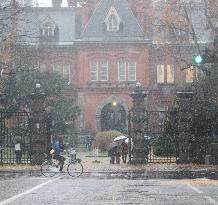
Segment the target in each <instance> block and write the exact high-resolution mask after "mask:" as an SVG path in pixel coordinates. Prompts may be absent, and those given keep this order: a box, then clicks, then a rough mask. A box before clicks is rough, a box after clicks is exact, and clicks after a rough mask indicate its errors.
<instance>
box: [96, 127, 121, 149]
mask: <svg viewBox="0 0 218 205" xmlns="http://www.w3.org/2000/svg"><path fill="white" fill-rule="evenodd" d="M121 135H123V134H122V133H121V132H119V131H116V130H109V131H104V132H98V133H97V134H96V136H95V139H94V142H93V146H94V147H98V149H99V150H100V151H101V152H105V151H106V150H107V146H108V145H109V144H110V143H111V142H113V139H114V138H115V137H118V136H121Z"/></svg>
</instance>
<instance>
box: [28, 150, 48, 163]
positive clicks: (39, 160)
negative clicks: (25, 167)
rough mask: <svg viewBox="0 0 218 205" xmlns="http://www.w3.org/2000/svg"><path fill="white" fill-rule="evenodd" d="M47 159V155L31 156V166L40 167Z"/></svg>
mask: <svg viewBox="0 0 218 205" xmlns="http://www.w3.org/2000/svg"><path fill="white" fill-rule="evenodd" d="M47 159H48V156H47V154H45V153H43V152H42V153H37V154H34V155H33V156H32V160H31V164H32V165H41V164H42V163H43V162H44V161H45V160H47Z"/></svg>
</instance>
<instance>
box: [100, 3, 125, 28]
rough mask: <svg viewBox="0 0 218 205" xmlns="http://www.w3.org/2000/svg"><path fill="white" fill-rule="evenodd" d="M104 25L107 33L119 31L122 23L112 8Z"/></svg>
mask: <svg viewBox="0 0 218 205" xmlns="http://www.w3.org/2000/svg"><path fill="white" fill-rule="evenodd" d="M104 23H105V24H106V27H107V31H119V29H120V24H121V23H122V22H121V19H120V17H119V15H118V13H117V11H116V9H115V8H114V7H111V8H110V10H109V12H108V14H107V16H106V18H105V20H104ZM122 29H123V28H122Z"/></svg>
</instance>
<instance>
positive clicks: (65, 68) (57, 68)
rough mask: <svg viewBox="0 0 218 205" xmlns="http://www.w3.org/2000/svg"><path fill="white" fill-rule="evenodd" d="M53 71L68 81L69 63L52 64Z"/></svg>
mask: <svg viewBox="0 0 218 205" xmlns="http://www.w3.org/2000/svg"><path fill="white" fill-rule="evenodd" d="M52 68H53V72H54V73H57V74H58V75H60V76H61V77H63V78H64V79H65V80H67V81H68V82H70V65H69V64H68V65H66V64H65V65H60V64H54V65H52Z"/></svg>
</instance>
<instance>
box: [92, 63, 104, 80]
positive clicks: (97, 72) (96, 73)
mask: <svg viewBox="0 0 218 205" xmlns="http://www.w3.org/2000/svg"><path fill="white" fill-rule="evenodd" d="M90 74H91V81H98V80H99V81H108V62H107V61H95V62H91V63H90Z"/></svg>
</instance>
